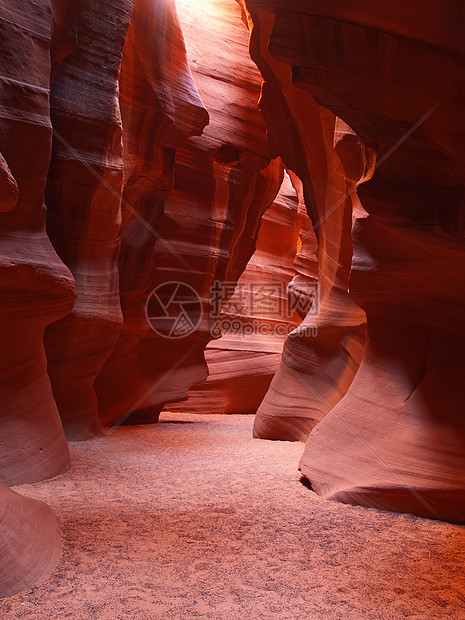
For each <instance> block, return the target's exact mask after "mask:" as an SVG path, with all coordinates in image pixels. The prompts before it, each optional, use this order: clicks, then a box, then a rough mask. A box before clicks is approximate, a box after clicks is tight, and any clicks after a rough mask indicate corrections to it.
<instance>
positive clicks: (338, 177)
mask: <svg viewBox="0 0 465 620" xmlns="http://www.w3.org/2000/svg"><path fill="white" fill-rule="evenodd" d="M245 4H246V5H247V8H248V13H247V15H246V17H247V20H248V24H249V28H250V29H251V40H250V51H251V56H252V58H253V59H254V60H255V62H256V63H257V66H258V68H259V69H260V71H261V73H262V75H263V77H264V79H265V82H264V84H263V89H262V96H261V99H260V108H261V110H262V112H263V114H264V117H265V119H266V123H267V127H268V135H269V139H270V141H271V143H272V145H273V147H274V148H275V149H276V150H277V151H278V153H279V154H280V155H281V157H282V158H283V161H284V163H285V165H286V166H287V167H288V168H289V169H290V170H292V171H293V172H294V173H295V175H297V177H298V178H299V179H300V182H301V184H302V190H301V191H302V192H303V199H304V200H305V204H306V206H307V210H308V214H309V216H310V218H311V220H312V224H313V227H312V230H310V231H308V233H307V234H306V235H304V236H303V237H302V241H301V243H302V249H301V252H302V253H303V254H305V253H307V252H308V251H311V250H313V247H314V243H315V242H314V238H313V233H314V235H315V238H316V245H317V250H316V254H317V261H318V272H317V274H305V273H303V274H299V273H297V276H296V278H295V280H294V282H293V283H292V284H291V287H290V290H291V291H292V290H293V289H294V291H295V293H296V294H297V298H299V296H301V295H302V293H298V290H299V288H302V284H303V283H305V282H306V283H307V284H308V283H309V282H312V281H313V283H315V284H316V280H318V290H317V292H318V294H317V295H316V296H315V299H313V296H311V297H309V298H308V300H307V302H308V303H307V307H308V311H303V312H302V317H303V321H302V323H301V325H300V326H299V328H297V329H296V330H295V331H294V332H293V333H291V334H290V335H289V337H288V339H287V341H286V343H285V345H284V350H283V355H282V361H281V365H280V368H279V370H278V372H277V373H276V376H275V377H274V379H273V381H272V383H271V386H270V390H269V391H268V393H267V395H266V396H265V399H264V401H263V403H262V404H261V406H260V408H259V410H258V413H257V416H256V420H255V426H254V436H255V437H260V438H267V439H287V440H305V439H306V438H307V437H308V435H309V433H310V431H311V430H312V428H313V427H314V426H315V425H316V424H317V423H318V422H319V421H320V420H321V419H322V418H323V417H324V416H325V415H326V414H327V413H328V411H330V410H331V407H332V406H334V405H335V404H336V403H337V402H338V400H339V399H340V398H341V397H342V396H343V394H344V393H345V392H346V391H347V388H348V387H349V385H350V383H351V381H352V380H353V377H354V375H355V372H356V370H357V368H358V365H359V363H360V360H361V356H362V353H363V345H364V341H365V316H364V314H363V312H362V311H361V310H360V308H359V307H358V306H357V305H356V304H355V303H354V302H353V301H352V300H351V299H350V297H349V296H348V293H347V289H348V279H349V273H350V264H351V258H352V239H351V226H352V208H353V204H354V202H356V198H355V196H354V194H353V192H352V191H351V190H353V188H354V184H355V183H356V182H357V181H358V180H359V179H360V177H361V176H362V175H363V174H364V171H365V152H364V149H363V147H362V146H361V145H360V144H359V143H358V140H357V139H356V137H355V136H354V135H353V132H350V130H349V128H346V129H345V130H344V128H342V127H341V126H338V127H336V120H337V119H336V116H335V115H334V114H332V113H331V112H329V111H328V110H325V109H324V108H322V107H320V106H319V105H318V104H317V103H316V102H315V100H314V99H313V98H312V97H311V96H310V95H309V94H308V93H306V92H303V91H302V90H301V89H299V88H296V86H294V85H293V84H292V83H291V71H290V68H289V66H288V65H286V64H284V63H283V62H280V61H279V60H276V59H275V58H274V57H273V56H272V55H270V53H269V52H268V50H267V43H268V39H269V36H270V34H271V32H272V28H273V16H272V15H271V14H270V13H268V12H266V11H263V10H261V9H258V8H256V6H255V4H254V3H253V2H248V3H245ZM245 4H244V3H243V5H244V8H245ZM341 141H345V142H346V143H347V147H346V148H345V149H342V150H341V149H340V148H338V146H339V143H340V142H341ZM292 250H293V248H292V246H291V247H289V250H288V252H292ZM315 275H317V278H315ZM304 291H305V289H304ZM313 291H315V287H313ZM304 296H305V292H304Z"/></svg>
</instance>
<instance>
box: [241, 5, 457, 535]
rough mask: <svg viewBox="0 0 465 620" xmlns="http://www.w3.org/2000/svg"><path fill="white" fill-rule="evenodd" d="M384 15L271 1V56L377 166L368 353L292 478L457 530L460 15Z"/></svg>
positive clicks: (362, 239) (365, 295)
mask: <svg viewBox="0 0 465 620" xmlns="http://www.w3.org/2000/svg"><path fill="white" fill-rule="evenodd" d="M252 4H259V3H258V2H255V0H254V1H253V2H252ZM382 4H383V6H381V5H380V4H379V3H376V4H373V3H369V2H344V3H342V2H335V3H332V5H331V7H326V6H325V7H323V6H322V5H321V3H319V2H314V1H309V2H299V1H296V2H292V3H286V5H285V6H284V3H281V2H273V6H274V7H275V8H276V9H277V13H276V18H275V21H274V26H273V33H272V36H271V39H270V52H271V53H272V54H273V55H274V56H276V57H277V58H279V59H280V60H282V61H284V62H286V63H288V64H289V65H291V66H292V67H293V72H292V75H293V80H294V83H295V84H296V85H297V86H299V87H300V88H302V89H303V90H305V91H307V92H310V93H311V94H312V96H314V97H315V99H316V100H317V101H318V103H320V104H321V105H324V106H325V107H327V108H328V109H330V110H331V111H332V112H333V113H335V114H337V115H338V116H339V117H341V118H342V119H344V121H346V122H347V123H348V124H349V125H350V126H351V127H352V128H353V129H354V130H355V131H356V132H357V135H358V136H359V137H360V138H361V140H362V141H363V143H364V144H365V148H366V149H367V150H368V151H369V152H370V153H371V154H372V156H374V157H376V158H377V162H376V167H375V170H374V174H373V178H372V179H371V180H368V181H367V182H366V183H364V184H363V185H361V186H359V188H358V194H359V196H360V198H361V201H362V204H363V207H364V209H365V210H366V212H367V213H368V216H367V217H366V216H365V217H363V218H358V219H357V221H356V224H355V228H354V244H355V253H354V262H353V265H352V275H351V281H350V290H351V295H352V297H353V299H354V300H355V301H356V302H357V303H358V304H360V306H361V307H362V308H363V309H364V310H365V311H366V314H367V318H368V344H367V348H366V352H365V355H364V358H363V361H362V364H361V367H360V370H359V372H358V373H357V375H356V378H355V380H354V382H353V384H352V385H351V387H350V389H349V390H348V392H347V394H346V396H345V397H344V398H343V399H342V400H341V401H340V402H339V403H338V405H337V406H336V407H335V408H334V409H333V410H332V411H331V412H330V413H329V414H328V415H327V417H326V418H325V419H324V420H323V421H322V422H321V423H320V424H319V425H318V427H317V428H316V429H315V430H314V431H313V432H312V434H311V435H310V438H309V440H308V442H307V446H306V450H305V453H304V455H303V457H302V461H301V465H300V467H301V470H302V473H303V474H304V475H305V476H306V477H307V478H308V479H309V480H310V481H311V483H312V486H313V488H314V489H315V490H316V491H317V492H318V493H320V494H322V495H324V496H325V497H330V498H332V499H337V500H341V501H345V502H349V503H360V504H362V505H365V506H375V507H379V508H387V509H390V510H399V511H407V512H413V513H415V514H419V515H423V516H428V517H432V518H440V519H447V520H450V521H455V522H459V523H463V522H465V503H464V497H465V493H464V490H465V489H464V484H465V482H464V477H463V471H464V465H465V426H464V421H463V420H464V418H463V415H462V413H463V412H462V408H463V402H465V393H464V390H465V387H464V386H465V383H464V381H463V377H464V371H465V365H464V361H463V354H462V353H460V351H463V343H464V330H463V321H462V320H461V318H460V317H463V313H464V301H465V298H464V296H463V294H462V291H463V287H462V286H461V284H459V282H461V281H462V280H463V275H464V274H465V244H464V239H463V237H464V232H465V229H464V221H465V220H464V209H465V208H464V203H463V196H464V178H465V176H464V163H465V156H464V152H463V148H462V146H461V145H463V140H464V125H463V122H462V120H461V114H462V113H461V110H462V109H463V106H464V101H463V89H462V90H461V83H462V80H463V73H462V68H461V67H462V61H463V52H464V43H463V38H462V37H461V36H460V35H459V32H460V29H461V27H463V24H464V18H465V9H464V7H463V5H462V4H461V3H459V2H448V3H446V4H447V6H445V4H444V3H442V2H439V1H436V2H435V1H433V2H430V3H429V5H428V10H427V11H425V10H424V7H423V4H422V3H419V2H414V3H410V4H409V7H408V11H407V12H406V11H405V5H403V4H401V3H382ZM388 4H389V6H388ZM384 5H385V6H384ZM281 9H284V10H281ZM416 14H417V15H418V16H419V17H421V18H420V19H418V20H416V19H414V16H415V15H416ZM335 41H338V42H339V47H340V53H338V54H336V52H335V46H334V42H335ZM379 62H380V63H382V64H383V71H376V70H374V67H375V64H376V63H379ZM387 93H388V94H389V96H387ZM406 93H412V95H411V96H406ZM373 163H374V162H373Z"/></svg>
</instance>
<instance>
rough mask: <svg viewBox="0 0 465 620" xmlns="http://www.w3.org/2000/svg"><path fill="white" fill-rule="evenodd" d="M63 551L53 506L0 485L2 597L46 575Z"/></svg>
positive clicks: (0, 578)
mask: <svg viewBox="0 0 465 620" xmlns="http://www.w3.org/2000/svg"><path fill="white" fill-rule="evenodd" d="M60 550H61V536H60V528H59V524H58V519H57V518H56V516H55V515H54V514H53V512H52V511H51V510H50V508H49V507H48V506H47V505H46V504H44V503H38V502H36V501H35V500H33V499H30V498H29V497H28V498H26V497H22V496H21V495H19V494H18V493H15V492H14V491H12V490H11V489H9V488H8V487H6V486H5V485H3V484H0V598H3V597H5V596H12V595H13V594H16V593H17V592H20V591H21V590H24V589H25V588H28V587H30V586H31V584H33V583H38V582H39V581H41V580H42V579H44V578H45V577H47V576H48V575H49V573H50V572H51V571H52V570H53V568H54V567H55V565H56V563H57V562H58V560H59V557H60Z"/></svg>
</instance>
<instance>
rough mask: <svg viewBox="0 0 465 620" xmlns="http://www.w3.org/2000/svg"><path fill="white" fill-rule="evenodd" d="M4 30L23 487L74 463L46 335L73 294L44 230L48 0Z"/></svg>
mask: <svg viewBox="0 0 465 620" xmlns="http://www.w3.org/2000/svg"><path fill="white" fill-rule="evenodd" d="M32 23H33V24H34V32H35V35H34V37H32V36H31V24H32ZM0 28H1V34H0V53H1V56H2V58H3V62H2V65H1V66H2V68H1V70H0V84H1V89H0V121H1V122H0V145H1V151H2V155H3V158H2V161H1V167H2V176H1V187H2V189H1V192H0V194H1V198H2V207H1V209H0V211H2V212H1V213H0V239H1V244H0V265H1V269H0V290H1V296H0V319H1V320H0V343H1V344H0V346H1V349H2V351H3V353H2V356H1V358H0V402H1V411H0V455H1V458H0V481H3V482H4V483H6V484H19V483H23V482H34V481H38V480H43V479H44V478H49V477H51V476H55V475H57V474H59V473H61V472H63V471H65V470H66V468H67V466H68V461H69V453H68V446H67V444H66V441H65V437H64V434H63V429H62V426H61V423H60V418H59V415H58V411H57V407H56V404H55V401H54V399H53V396H52V391H51V388H50V380H49V377H48V376H47V361H46V358H45V353H44V347H43V333H44V329H45V328H46V326H47V325H48V324H50V323H52V322H53V321H56V320H57V319H59V318H61V317H62V316H64V315H65V314H66V313H67V312H69V310H70V309H71V307H72V304H73V300H74V297H75V293H74V280H73V277H72V275H71V273H70V272H69V271H68V269H67V268H66V267H65V266H64V265H63V263H62V262H61V261H60V259H59V258H58V256H57V254H56V252H55V250H54V249H53V247H52V245H51V243H50V240H49V239H48V237H47V235H46V233H45V204H44V191H45V180H46V177H47V171H48V167H49V163H50V150H51V141H52V131H51V125H50V116H49V105H48V95H49V88H50V55H49V49H50V42H51V38H52V14H51V6H50V3H49V2H42V3H40V4H37V3H32V2H20V1H19V0H17V1H13V0H11V1H8V2H7V3H6V4H4V6H3V7H2V13H1V16H0ZM17 190H19V194H18V191H17Z"/></svg>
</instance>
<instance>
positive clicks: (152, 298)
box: [145, 282, 202, 339]
mask: <svg viewBox="0 0 465 620" xmlns="http://www.w3.org/2000/svg"><path fill="white" fill-rule="evenodd" d="M145 314H146V316H147V322H148V324H149V325H150V327H151V329H153V331H154V332H155V333H157V334H158V335H159V336H162V337H163V338H174V339H179V338H185V337H186V336H189V334H192V332H194V331H195V330H196V329H197V327H198V325H199V323H200V319H201V318H202V301H201V299H200V297H199V295H198V293H197V291H195V290H194V289H193V288H192V286H189V285H188V284H185V283H184V282H165V283H164V284H160V285H159V286H157V287H156V288H154V289H153V291H152V292H151V293H150V295H149V297H148V298H147V302H146V304H145Z"/></svg>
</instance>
